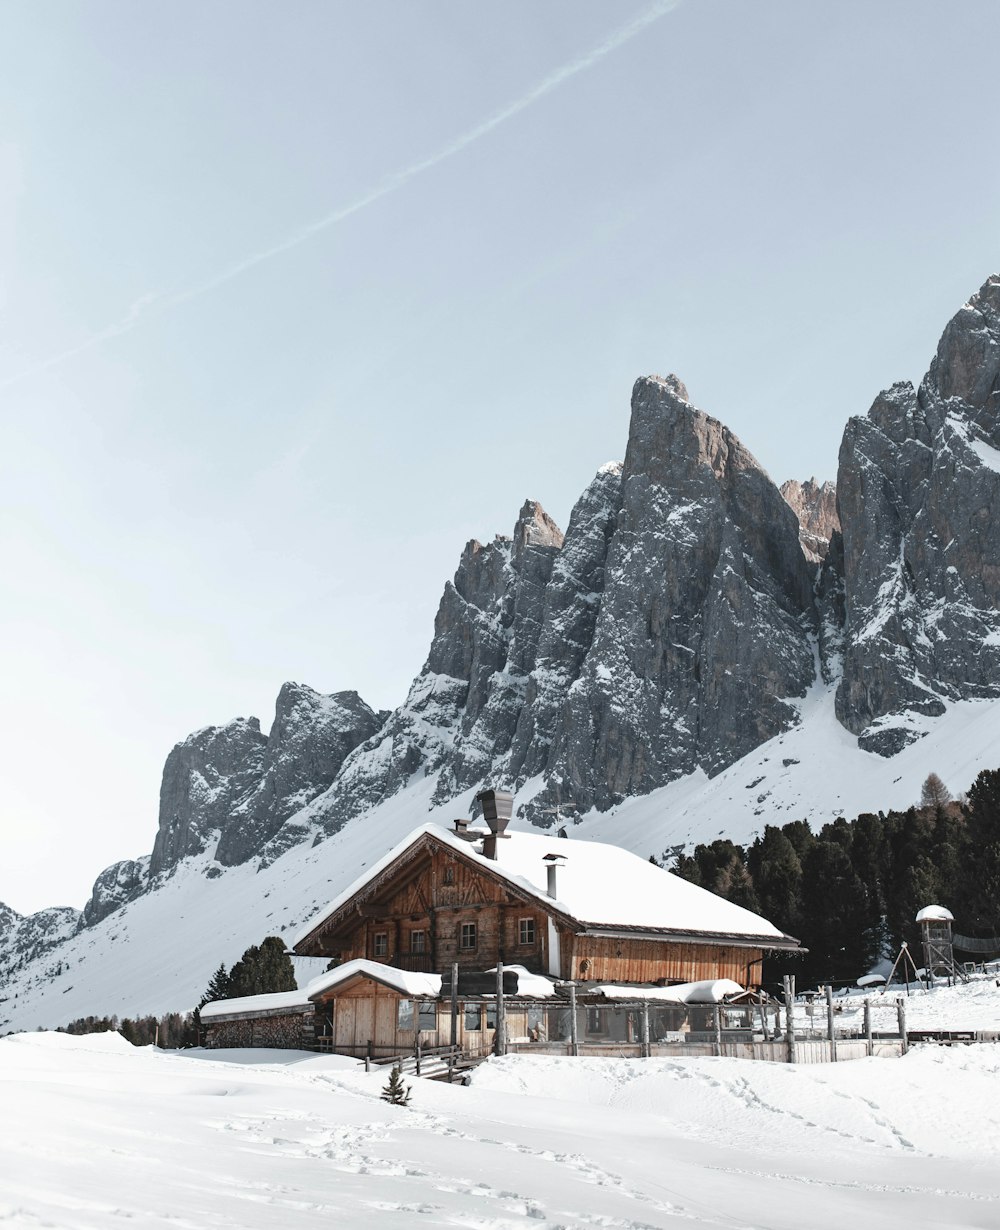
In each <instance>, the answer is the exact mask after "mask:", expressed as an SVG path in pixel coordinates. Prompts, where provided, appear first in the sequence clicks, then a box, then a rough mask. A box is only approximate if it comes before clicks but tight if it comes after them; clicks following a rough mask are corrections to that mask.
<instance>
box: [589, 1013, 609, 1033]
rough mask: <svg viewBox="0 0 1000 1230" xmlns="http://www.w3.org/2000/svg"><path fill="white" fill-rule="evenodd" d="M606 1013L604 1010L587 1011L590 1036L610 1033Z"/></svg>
mask: <svg viewBox="0 0 1000 1230" xmlns="http://www.w3.org/2000/svg"><path fill="white" fill-rule="evenodd" d="M605 1013H606V1009H603V1008H588V1009H587V1033H588V1034H606V1033H607V1032H608V1022H607V1018H606V1015H605Z"/></svg>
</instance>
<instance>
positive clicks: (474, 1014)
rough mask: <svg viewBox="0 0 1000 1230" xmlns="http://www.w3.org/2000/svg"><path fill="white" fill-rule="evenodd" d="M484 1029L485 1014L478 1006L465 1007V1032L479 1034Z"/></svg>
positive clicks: (468, 1005) (469, 1005)
mask: <svg viewBox="0 0 1000 1230" xmlns="http://www.w3.org/2000/svg"><path fill="white" fill-rule="evenodd" d="M482 1027H483V1013H482V1009H481V1008H480V1007H479V1005H478V1004H466V1005H465V1031H466V1033H478V1032H479V1031H480V1030H481V1029H482Z"/></svg>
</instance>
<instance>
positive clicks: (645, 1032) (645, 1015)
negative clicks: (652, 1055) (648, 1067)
mask: <svg viewBox="0 0 1000 1230" xmlns="http://www.w3.org/2000/svg"><path fill="white" fill-rule="evenodd" d="M642 1057H643V1059H648V1058H649V1000H648V999H644V1000H643V1001H642Z"/></svg>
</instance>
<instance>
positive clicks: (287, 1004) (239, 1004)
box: [201, 988, 312, 1021]
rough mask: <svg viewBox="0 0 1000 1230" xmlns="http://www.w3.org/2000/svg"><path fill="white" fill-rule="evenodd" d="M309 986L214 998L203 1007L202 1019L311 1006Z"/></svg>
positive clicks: (301, 1009)
mask: <svg viewBox="0 0 1000 1230" xmlns="http://www.w3.org/2000/svg"><path fill="white" fill-rule="evenodd" d="M311 1007H312V1005H311V1004H310V1003H309V995H308V988H306V989H305V990H301V991H277V992H275V993H274V994H272V995H242V996H240V998H239V999H213V1000H212V1002H211V1003H208V1004H205V1005H204V1006H203V1008H202V1009H201V1019H202V1020H203V1021H204V1020H208V1019H211V1018H212V1017H214V1016H232V1015H236V1016H238V1015H239V1014H240V1013H242V1012H281V1011H282V1010H285V1011H289V1010H294V1009H298V1010H299V1011H302V1012H304V1011H305V1010H306V1009H307V1008H311Z"/></svg>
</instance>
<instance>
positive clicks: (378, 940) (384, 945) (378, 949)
mask: <svg viewBox="0 0 1000 1230" xmlns="http://www.w3.org/2000/svg"><path fill="white" fill-rule="evenodd" d="M373 952H374V953H375V956H376V957H387V956H388V955H389V933H388V932H387V931H376V932H375V946H374V948H373Z"/></svg>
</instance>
